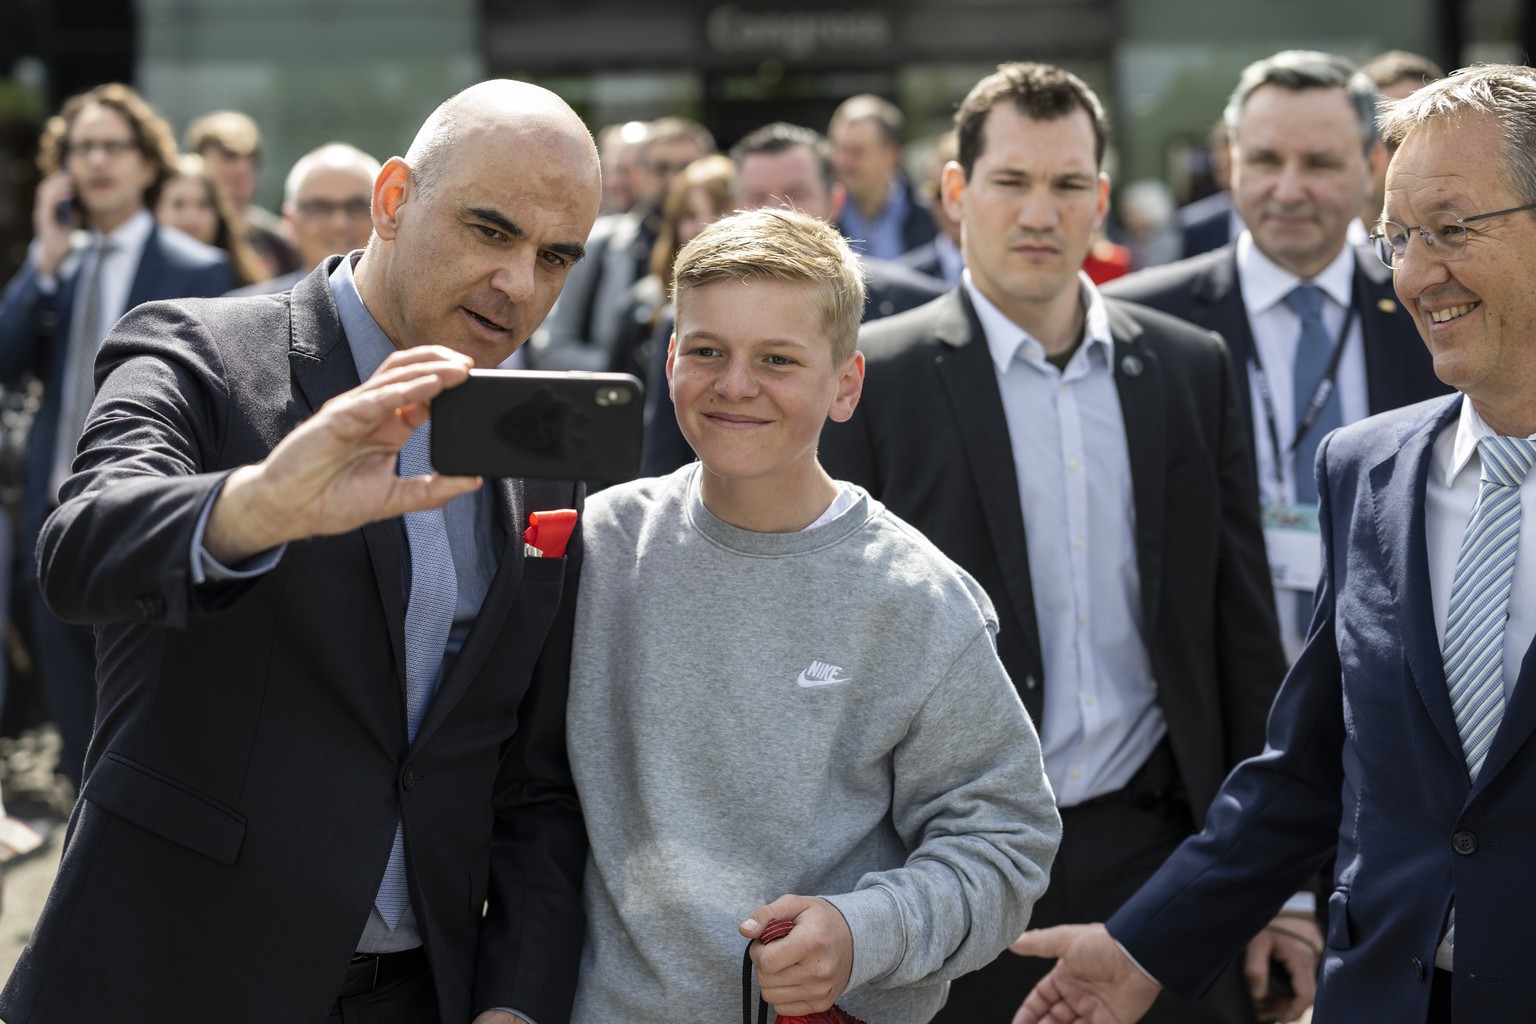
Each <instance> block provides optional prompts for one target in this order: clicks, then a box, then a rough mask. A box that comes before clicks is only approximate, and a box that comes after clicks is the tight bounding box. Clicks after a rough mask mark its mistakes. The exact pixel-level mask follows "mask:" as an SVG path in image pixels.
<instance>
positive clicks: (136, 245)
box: [91, 210, 155, 252]
mask: <svg viewBox="0 0 1536 1024" xmlns="http://www.w3.org/2000/svg"><path fill="white" fill-rule="evenodd" d="M154 229H155V218H154V217H153V216H152V215H151V214H150V212H149V211H148V210H139V211H138V212H137V213H135V214H133V215H132V216H130V217H129V218H128V219H127V220H125V221H123V222H122V223H121V224H119V225H118V226H117V227H115V228H113V229H112V230H111V231H108V232H106V234H102V232H100V231H92V232H91V245H92V246H97V245H100V244H101V242H102V239H103V238H105V239H107V240H109V241H111V243H112V248H113V249H114V250H116V251H117V252H138V251H139V250H140V249H142V248H144V243H145V242H148V241H149V233H150V232H151V231H153V230H154Z"/></svg>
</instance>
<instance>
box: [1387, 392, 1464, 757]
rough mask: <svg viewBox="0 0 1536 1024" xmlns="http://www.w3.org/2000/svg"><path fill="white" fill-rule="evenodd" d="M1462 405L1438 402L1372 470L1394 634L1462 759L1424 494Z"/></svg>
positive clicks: (1427, 702)
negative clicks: (1433, 589)
mask: <svg viewBox="0 0 1536 1024" xmlns="http://www.w3.org/2000/svg"><path fill="white" fill-rule="evenodd" d="M1460 408H1461V404H1460V402H1459V401H1456V400H1452V401H1447V402H1446V403H1445V404H1444V405H1442V406H1439V407H1437V408H1436V409H1435V411H1434V412H1433V413H1432V414H1430V415H1427V416H1426V417H1425V418H1424V419H1423V420H1421V421H1420V422H1419V423H1418V424H1417V425H1415V426H1414V427H1413V428H1411V429H1409V430H1408V431H1406V432H1405V435H1404V441H1403V443H1402V445H1401V446H1400V447H1399V448H1398V450H1397V451H1396V452H1394V453H1393V454H1392V455H1391V456H1390V457H1388V458H1387V459H1385V460H1383V461H1382V462H1380V463H1378V464H1377V465H1375V466H1372V467H1371V470H1370V488H1371V502H1372V511H1373V514H1374V521H1375V526H1376V538H1377V543H1378V544H1379V545H1380V548H1381V550H1380V552H1379V555H1380V558H1381V564H1382V566H1383V567H1384V572H1383V576H1384V578H1385V579H1386V581H1387V585H1388V586H1389V587H1390V588H1391V590H1392V597H1393V605H1394V606H1395V607H1396V608H1397V609H1399V614H1400V615H1401V616H1402V622H1401V623H1400V624H1399V627H1398V628H1397V629H1396V630H1395V631H1394V633H1395V635H1396V636H1397V637H1398V638H1399V639H1400V640H1401V641H1402V644H1403V654H1404V656H1405V657H1406V659H1407V661H1408V670H1409V672H1410V674H1411V675H1412V676H1413V683H1414V686H1415V687H1417V689H1418V691H1419V699H1420V700H1421V701H1423V703H1424V709H1425V711H1426V712H1428V714H1429V717H1430V720H1431V721H1432V722H1434V724H1435V729H1436V730H1437V731H1438V732H1439V733H1440V738H1441V739H1442V740H1443V741H1444V742H1445V744H1446V745H1447V746H1448V747H1450V748H1451V749H1452V750H1453V751H1455V753H1456V756H1457V757H1458V758H1460V757H1462V750H1461V737H1460V735H1459V734H1458V733H1457V731H1456V715H1455V712H1453V711H1452V710H1451V695H1450V690H1449V689H1448V687H1447V686H1446V681H1445V663H1444V661H1443V660H1442V658H1441V655H1440V646H1439V641H1438V640H1437V638H1436V634H1435V611H1434V603H1433V600H1432V596H1431V594H1430V582H1429V550H1428V547H1427V546H1426V543H1425V536H1426V534H1425V523H1424V504H1425V502H1424V497H1425V489H1426V486H1427V484H1428V480H1429V471H1430V463H1431V458H1430V455H1431V452H1432V450H1433V448H1434V444H1435V438H1436V436H1437V435H1438V434H1439V433H1440V430H1441V429H1442V428H1443V427H1445V426H1446V424H1447V423H1448V422H1450V420H1451V419H1452V418H1453V417H1454V416H1456V415H1457V413H1458V412H1459V411H1460Z"/></svg>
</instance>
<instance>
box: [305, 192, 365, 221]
mask: <svg viewBox="0 0 1536 1024" xmlns="http://www.w3.org/2000/svg"><path fill="white" fill-rule="evenodd" d="M298 210H299V216H301V217H303V218H304V219H306V220H322V219H326V218H330V217H334V216H336V214H338V213H344V214H346V215H347V219H348V220H362V219H363V218H364V217H367V216H368V215H369V213H370V212H371V208H370V206H369V202H368V200H367V199H364V198H362V197H361V196H359V197H357V198H354V199H343V200H342V201H340V202H337V201H335V200H333V199H301V200H299V202H298Z"/></svg>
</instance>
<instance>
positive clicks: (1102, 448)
mask: <svg viewBox="0 0 1536 1024" xmlns="http://www.w3.org/2000/svg"><path fill="white" fill-rule="evenodd" d="M963 280H964V287H965V289H966V291H967V293H968V294H969V295H970V298H971V302H972V304H973V305H974V306H975V309H976V313H977V316H978V318H979V319H980V321H981V326H982V331H983V332H984V333H985V335H986V339H987V347H988V349H989V350H990V351H991V354H992V361H993V365H994V368H995V370H996V372H997V382H998V391H999V393H1000V394H1001V396H1002V400H1003V412H1004V414H1005V416H1006V417H1007V420H1008V440H1009V443H1010V445H1011V447H1012V450H1013V459H1014V469H1015V471H1016V473H1017V475H1018V481H1019V505H1020V508H1021V509H1022V510H1023V513H1024V533H1025V537H1026V540H1027V543H1028V550H1029V567H1030V577H1031V584H1032V586H1033V591H1034V598H1035V618H1036V620H1037V622H1038V624H1039V629H1040V648H1041V657H1042V659H1043V661H1044V667H1045V682H1046V693H1045V711H1044V715H1043V719H1042V721H1041V723H1040V740H1041V745H1042V753H1043V755H1044V758H1045V771H1046V775H1047V776H1048V777H1049V778H1050V780H1051V786H1052V787H1053V788H1054V789H1055V791H1056V797H1057V802H1058V803H1059V804H1060V805H1061V806H1063V807H1070V806H1073V805H1074V804H1079V803H1082V802H1083V801H1085V800H1090V799H1092V798H1093V797H1096V796H1102V795H1104V794H1106V793H1112V792H1114V791H1116V790H1118V789H1122V788H1124V786H1125V785H1126V784H1127V783H1128V782H1129V781H1130V779H1131V776H1133V775H1135V774H1136V771H1137V770H1138V769H1139V768H1140V767H1141V766H1142V765H1143V764H1145V763H1146V761H1147V759H1148V758H1150V757H1151V756H1152V752H1153V750H1154V749H1156V747H1157V744H1158V743H1159V742H1160V741H1161V740H1162V738H1163V736H1164V735H1165V734H1166V733H1167V723H1166V722H1165V720H1164V718H1163V713H1162V709H1161V708H1160V707H1159V706H1158V703H1157V686H1156V683H1155V682H1154V681H1153V678H1152V666H1151V661H1150V659H1149V657H1148V654H1147V645H1146V642H1145V639H1144V636H1143V629H1144V624H1143V623H1142V622H1141V621H1140V606H1141V574H1140V570H1139V568H1138V565H1137V561H1136V543H1135V536H1136V509H1135V500H1134V494H1133V492H1132V490H1131V463H1130V452H1129V450H1128V447H1127V445H1126V438H1125V420H1124V417H1123V416H1122V414H1121V410H1120V396H1119V392H1118V391H1117V390H1116V387H1115V376H1114V343H1113V340H1112V339H1111V337H1110V332H1109V316H1108V313H1107V312H1106V310H1105V307H1104V301H1103V299H1102V298H1101V297H1100V296H1099V292H1098V289H1097V288H1095V287H1094V286H1093V283H1092V282H1091V281H1089V280H1088V278H1087V276H1085V275H1083V276H1080V281H1081V284H1080V287H1081V289H1082V302H1083V307H1084V309H1085V325H1084V340H1083V344H1082V345H1081V346H1080V347H1079V348H1078V350H1077V351H1076V352H1074V353H1073V355H1072V358H1071V359H1070V360H1069V361H1068V363H1067V366H1066V369H1065V370H1058V369H1057V368H1056V367H1055V366H1053V365H1051V364H1050V363H1049V362H1047V361H1046V358H1045V349H1044V347H1043V346H1042V345H1041V344H1040V342H1039V341H1038V340H1036V339H1035V338H1033V337H1031V336H1030V335H1029V333H1028V332H1026V331H1025V330H1024V329H1023V328H1021V327H1019V326H1018V325H1016V324H1014V323H1013V322H1012V321H1011V320H1009V319H1008V317H1007V316H1006V315H1005V314H1004V313H1003V312H1002V311H1001V310H999V309H998V308H997V307H996V306H994V305H993V304H992V303H991V302H989V301H988V300H987V298H986V296H984V295H982V294H981V292H980V291H979V290H978V289H977V288H976V286H975V284H974V282H973V281H972V279H971V275H970V273H969V271H967V272H966V273H965V275H964V278H963Z"/></svg>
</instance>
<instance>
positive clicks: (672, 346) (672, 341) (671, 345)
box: [667, 331, 677, 399]
mask: <svg viewBox="0 0 1536 1024" xmlns="http://www.w3.org/2000/svg"><path fill="white" fill-rule="evenodd" d="M675 362H677V332H676V331H673V332H672V337H670V338H668V339H667V396H668V397H669V398H674V399H675V398H676V396H675V395H673V394H672V364H673V363H675Z"/></svg>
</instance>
